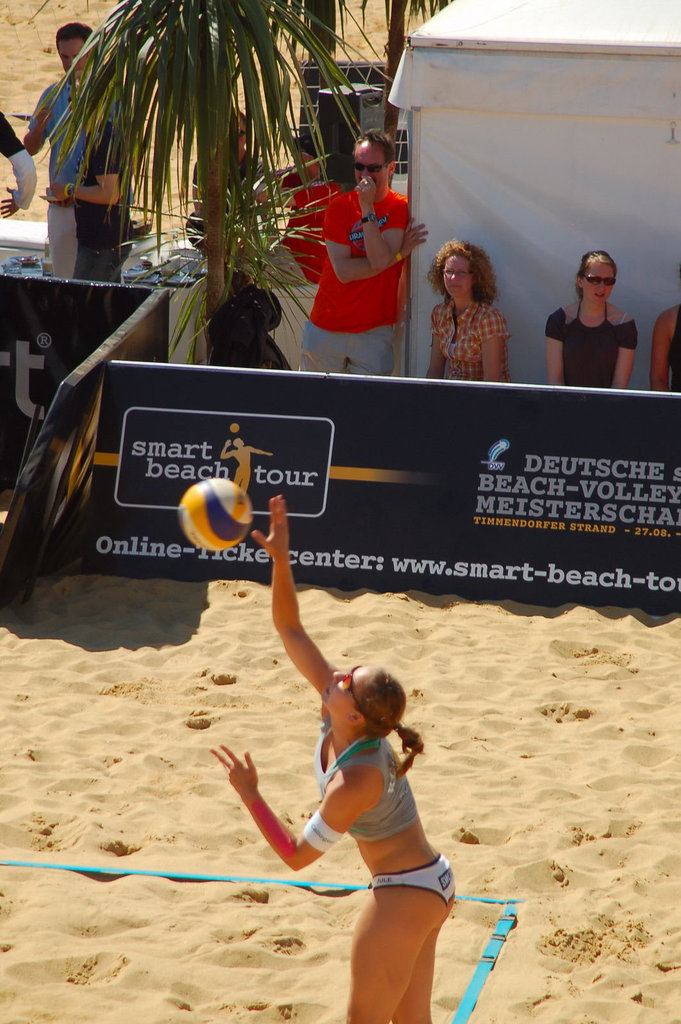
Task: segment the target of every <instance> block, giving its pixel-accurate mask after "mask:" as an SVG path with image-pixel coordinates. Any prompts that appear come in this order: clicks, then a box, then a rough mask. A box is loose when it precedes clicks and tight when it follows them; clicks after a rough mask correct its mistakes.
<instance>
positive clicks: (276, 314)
mask: <svg viewBox="0 0 681 1024" xmlns="http://www.w3.org/2000/svg"><path fill="white" fill-rule="evenodd" d="M280 323H281V304H280V302H279V299H278V298H277V296H276V295H275V294H274V292H266V291H265V290H264V289H263V288H258V287H257V286H256V285H254V284H249V285H246V287H245V288H242V289H241V291H239V292H237V293H236V295H233V296H232V298H231V299H228V300H227V301H226V302H223V304H222V305H221V306H220V308H219V309H218V310H216V311H215V313H214V314H213V316H212V317H211V318H210V321H209V323H208V340H209V342H210V356H209V358H208V362H209V364H210V365H211V366H244V367H249V368H251V369H258V370H290V369H291V367H290V365H289V363H288V360H287V359H286V356H285V355H284V353H283V352H282V351H281V349H280V348H279V346H278V345H277V343H276V342H275V340H274V338H272V337H271V336H270V334H269V332H270V331H273V330H274V328H275V327H278V326H279V324H280Z"/></svg>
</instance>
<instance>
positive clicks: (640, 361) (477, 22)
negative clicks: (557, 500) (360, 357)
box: [391, 0, 681, 388]
mask: <svg viewBox="0 0 681 1024" xmlns="http://www.w3.org/2000/svg"><path fill="white" fill-rule="evenodd" d="M391 101H392V102H393V103H394V104H395V105H397V106H399V107H401V108H403V109H404V110H407V111H408V112H410V115H411V120H412V131H411V144H410V151H411V152H410V161H411V163H410V195H411V203H412V210H413V213H414V215H415V217H416V219H417V221H424V222H425V223H426V224H427V226H428V228H429V232H430V235H429V239H428V243H427V245H426V246H423V247H422V248H421V249H420V250H418V251H417V253H415V254H414V256H412V268H411V272H412V285H411V302H412V321H411V330H410V336H409V340H408V352H407V365H406V371H407V373H408V374H410V375H413V376H422V375H423V374H424V373H425V369H426V367H427V365H428V352H429V347H430V310H431V308H432V306H433V305H434V303H435V302H436V301H438V299H437V297H436V296H435V295H434V293H433V292H432V290H431V289H430V287H429V285H428V283H427V282H426V279H425V275H426V272H427V269H428V266H429V264H430V261H431V259H432V257H433V255H434V253H435V251H436V250H437V249H438V248H439V246H440V245H441V244H442V243H443V242H445V241H447V239H449V238H453V237H456V238H463V239H468V240H470V241H471V242H475V243H477V244H479V245H483V246H484V247H485V248H486V249H487V250H488V252H489V253H490V256H491V257H492V261H493V263H494V266H495V270H496V273H497V279H498V283H499V298H498V301H497V304H498V305H499V307H500V308H501V309H502V310H503V311H504V312H505V314H506V316H507V319H508V321H509V326H510V329H511V331H512V334H513V337H512V339H511V341H510V343H509V352H510V357H511V373H512V379H513V380H514V381H516V382H529V383H543V382H545V380H546V377H545V370H544V325H545V322H546V317H547V315H548V314H549V313H551V312H552V311H553V310H554V309H556V308H557V307H558V306H561V305H565V304H567V303H568V302H569V301H572V300H573V299H574V298H575V293H574V277H575V272H576V270H577V266H578V264H579V258H580V256H581V254H582V253H583V252H586V251H588V250H590V249H594V248H598V249H606V250H608V251H609V252H610V253H611V255H612V256H613V257H614V259H615V261H616V262H617V264H618V268H619V275H618V281H617V286H616V288H615V290H614V293H613V302H615V303H616V304H617V305H619V306H621V307H622V308H623V309H625V310H626V311H627V312H629V313H631V315H632V316H634V317H635V319H636V322H637V324H638V328H639V347H638V352H637V357H636V364H635V369H634V375H633V377H632V382H631V385H630V386H633V387H637V388H647V386H648V363H649V354H650V337H651V332H652V327H653V324H654V322H655V317H656V316H657V314H658V313H659V312H660V311H661V310H662V309H664V308H666V307H668V306H671V305H674V304H675V303H676V302H679V301H681V288H680V286H679V284H680V283H679V269H678V268H679V262H680V261H681V145H680V144H679V143H681V3H680V2H679V0H603V2H602V3H594V2H593V0H455V2H454V3H452V4H451V5H450V6H449V7H448V8H446V10H444V11H442V12H441V13H440V14H438V15H437V16H436V17H435V18H433V19H432V20H431V21H429V22H428V23H427V24H426V25H424V26H423V28H421V29H419V30H418V31H416V32H414V33H412V35H411V37H410V39H409V44H408V48H407V50H406V51H405V54H404V56H403V58H402V63H401V65H400V69H399V71H398V75H397V78H396V80H395V84H394V86H393V91H392V93H391Z"/></svg>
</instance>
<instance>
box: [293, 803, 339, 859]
mask: <svg viewBox="0 0 681 1024" xmlns="http://www.w3.org/2000/svg"><path fill="white" fill-rule="evenodd" d="M342 836H343V833H342V832H336V831H335V829H332V828H329V826H328V825H327V824H326V822H325V821H324V819H323V818H322V816H321V814H320V813H319V811H315V812H314V814H313V815H312V817H311V818H310V820H309V821H308V823H307V825H306V826H305V828H304V829H303V839H305V840H306V841H307V842H308V843H309V844H310V846H314V848H315V850H321V851H322V853H326V851H327V850H330V849H331V847H332V846H333V844H334V843H337V842H338V840H339V839H341V838H342Z"/></svg>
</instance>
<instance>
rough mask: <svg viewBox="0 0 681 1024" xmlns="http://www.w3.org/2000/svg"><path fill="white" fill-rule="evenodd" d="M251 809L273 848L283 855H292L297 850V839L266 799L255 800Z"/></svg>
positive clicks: (254, 818) (257, 823)
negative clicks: (292, 835)
mask: <svg viewBox="0 0 681 1024" xmlns="http://www.w3.org/2000/svg"><path fill="white" fill-rule="evenodd" d="M249 810H250V812H251V814H252V816H253V820H254V821H255V823H256V825H257V826H258V828H259V829H260V831H261V832H262V834H263V835H264V837H265V839H266V840H267V842H268V843H270V845H271V846H272V848H273V849H274V850H275V851H276V852H277V853H278V854H279V855H280V856H282V857H292V856H293V854H294V853H295V852H296V844H295V840H294V839H293V838H292V837H291V835H290V833H289V832H288V829H286V828H285V827H284V826H283V825H282V823H281V822H280V821H279V819H278V818H277V816H276V814H275V813H274V811H272V810H270V808H269V807H268V806H267V804H266V803H265V801H264V800H254V801H253V803H252V804H251V806H250V808H249Z"/></svg>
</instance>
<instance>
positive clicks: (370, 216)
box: [362, 213, 376, 224]
mask: <svg viewBox="0 0 681 1024" xmlns="http://www.w3.org/2000/svg"><path fill="white" fill-rule="evenodd" d="M367 221H372V222H373V223H374V224H375V223H376V214H375V213H367V215H366V217H362V224H366V222H367Z"/></svg>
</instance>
